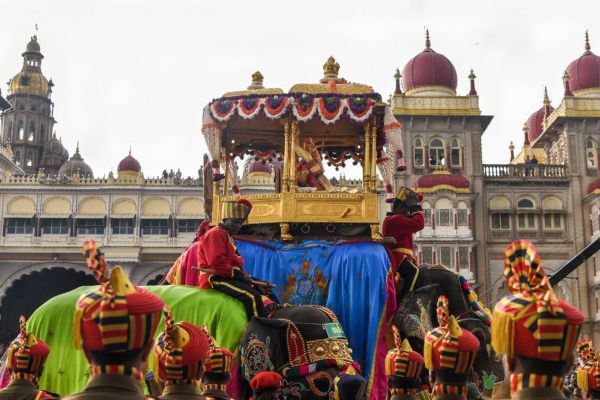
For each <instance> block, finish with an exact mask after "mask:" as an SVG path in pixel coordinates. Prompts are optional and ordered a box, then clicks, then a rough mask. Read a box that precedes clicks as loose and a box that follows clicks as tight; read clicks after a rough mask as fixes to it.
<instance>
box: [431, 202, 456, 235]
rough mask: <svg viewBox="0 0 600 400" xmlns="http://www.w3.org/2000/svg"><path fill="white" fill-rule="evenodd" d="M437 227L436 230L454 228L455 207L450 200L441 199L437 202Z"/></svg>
mask: <svg viewBox="0 0 600 400" xmlns="http://www.w3.org/2000/svg"><path fill="white" fill-rule="evenodd" d="M435 225H436V228H437V227H438V226H454V206H453V204H452V202H451V201H450V200H448V199H446V198H441V199H438V201H436V202H435Z"/></svg>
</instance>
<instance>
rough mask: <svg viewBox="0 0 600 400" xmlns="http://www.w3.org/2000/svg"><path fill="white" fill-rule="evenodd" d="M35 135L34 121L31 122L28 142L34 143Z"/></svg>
mask: <svg viewBox="0 0 600 400" xmlns="http://www.w3.org/2000/svg"><path fill="white" fill-rule="evenodd" d="M34 135H35V126H34V124H33V121H31V122H30V123H29V130H28V131H27V141H28V142H33V138H34Z"/></svg>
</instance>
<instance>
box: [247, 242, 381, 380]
mask: <svg viewBox="0 0 600 400" xmlns="http://www.w3.org/2000/svg"><path fill="white" fill-rule="evenodd" d="M262 243H264V244H266V245H268V246H271V248H267V247H266V246H261V245H260V244H258V243H255V242H248V241H242V240H239V241H237V242H236V246H237V248H238V251H239V252H240V254H241V255H242V257H243V258H244V269H245V270H246V271H247V272H248V273H250V274H252V275H253V276H255V277H257V278H260V279H265V280H268V281H270V282H272V283H273V284H275V285H276V288H275V290H274V291H275V293H276V294H277V297H278V298H279V299H280V300H281V301H282V302H287V303H291V304H319V305H322V306H326V307H328V308H329V309H331V310H332V311H333V312H334V313H335V314H336V315H337V317H338V319H339V320H340V323H341V324H342V327H343V328H344V333H345V334H346V337H347V338H348V340H349V343H350V347H351V348H352V350H353V357H354V359H355V360H356V361H358V362H359V364H360V365H361V367H362V369H363V375H364V376H365V378H367V379H369V376H370V374H371V373H372V372H373V371H371V369H372V367H373V365H374V363H373V361H374V357H375V351H376V346H377V340H378V330H379V327H380V322H381V319H382V316H383V313H384V312H385V307H386V299H387V296H388V294H387V290H386V279H387V276H388V272H389V267H390V260H389V257H388V255H387V253H386V251H385V249H384V247H383V246H382V245H380V244H376V243H349V244H340V245H335V244H334V243H331V242H325V241H312V240H311V241H304V242H301V243H298V244H284V243H281V242H269V241H265V242H262ZM384 328H385V327H384Z"/></svg>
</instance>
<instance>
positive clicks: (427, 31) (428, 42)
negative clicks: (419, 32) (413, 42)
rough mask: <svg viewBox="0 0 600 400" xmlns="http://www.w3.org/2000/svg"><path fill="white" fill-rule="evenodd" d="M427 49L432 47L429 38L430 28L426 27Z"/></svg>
mask: <svg viewBox="0 0 600 400" xmlns="http://www.w3.org/2000/svg"><path fill="white" fill-rule="evenodd" d="M425 49H426V50H430V49H431V40H429V29H425Z"/></svg>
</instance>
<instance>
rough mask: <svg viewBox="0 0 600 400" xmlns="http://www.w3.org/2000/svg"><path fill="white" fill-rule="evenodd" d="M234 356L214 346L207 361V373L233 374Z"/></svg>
mask: <svg viewBox="0 0 600 400" xmlns="http://www.w3.org/2000/svg"><path fill="white" fill-rule="evenodd" d="M232 360H233V354H231V352H230V351H229V350H227V349H225V348H223V347H218V346H213V347H212V348H211V349H210V351H209V353H208V359H207V361H206V367H205V371H206V372H212V373H215V374H228V373H231V370H232V368H233V361H232Z"/></svg>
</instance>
